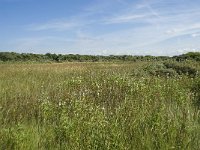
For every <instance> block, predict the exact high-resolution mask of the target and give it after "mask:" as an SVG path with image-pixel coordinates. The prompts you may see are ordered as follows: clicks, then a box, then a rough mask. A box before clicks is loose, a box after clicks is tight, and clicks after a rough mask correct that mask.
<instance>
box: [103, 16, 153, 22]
mask: <svg viewBox="0 0 200 150" xmlns="http://www.w3.org/2000/svg"><path fill="white" fill-rule="evenodd" d="M150 16H151V15H149V14H127V15H121V16H116V17H112V18H108V19H107V20H105V21H104V23H105V24H118V23H131V22H133V21H136V20H138V19H143V18H146V17H150Z"/></svg>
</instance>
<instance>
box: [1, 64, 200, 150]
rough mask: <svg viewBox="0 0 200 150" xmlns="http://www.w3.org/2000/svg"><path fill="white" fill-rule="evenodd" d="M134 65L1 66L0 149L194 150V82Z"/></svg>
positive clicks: (198, 139) (197, 133)
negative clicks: (143, 73)
mask: <svg viewBox="0 0 200 150" xmlns="http://www.w3.org/2000/svg"><path fill="white" fill-rule="evenodd" d="M141 65H143V64H142V62H140V63H124V64H122V63H115V64H113V63H63V64H62V63H61V64H1V65H0V70H1V72H0V89H1V90H0V123H1V124H0V149H26V150H27V149H52V150H53V149H115V150H116V149H123V150H124V149H130V150H132V149H181V150H182V149H194V150H195V149H196V150H198V149H199V147H200V110H199V108H198V107H196V106H195V105H194V103H193V102H194V99H195V94H194V93H193V92H191V86H192V85H193V83H195V81H196V79H193V78H189V77H187V76H179V77H176V78H161V77H154V76H149V77H138V76H132V75H131V74H132V71H133V69H134V68H137V67H139V66H141Z"/></svg>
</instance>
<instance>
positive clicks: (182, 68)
mask: <svg viewBox="0 0 200 150" xmlns="http://www.w3.org/2000/svg"><path fill="white" fill-rule="evenodd" d="M164 65H165V67H166V68H168V69H173V70H175V71H176V72H177V73H178V74H179V75H182V74H184V75H188V76H190V77H196V76H197V75H198V69H196V68H194V67H191V66H188V65H185V64H179V63H174V62H165V63H164Z"/></svg>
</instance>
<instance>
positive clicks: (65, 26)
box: [28, 20, 80, 31]
mask: <svg viewBox="0 0 200 150" xmlns="http://www.w3.org/2000/svg"><path fill="white" fill-rule="evenodd" d="M78 26H80V23H78V22H76V21H60V20H57V21H50V22H47V23H40V24H31V25H28V29H29V30H33V31H42V30H56V31H63V30H69V29H72V28H75V27H78Z"/></svg>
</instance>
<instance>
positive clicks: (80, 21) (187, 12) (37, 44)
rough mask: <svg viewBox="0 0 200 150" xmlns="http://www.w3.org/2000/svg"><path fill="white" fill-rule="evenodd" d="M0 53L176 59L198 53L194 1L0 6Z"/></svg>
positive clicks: (199, 18)
mask: <svg viewBox="0 0 200 150" xmlns="http://www.w3.org/2000/svg"><path fill="white" fill-rule="evenodd" d="M0 35H1V36H0V51H14V52H19V53H21V52H24V53H47V52H51V53H61V54H68V53H72V54H76V53H78V54H92V55H110V54H115V55H121V54H128V55H170V56H171V55H177V54H182V53H186V52H188V51H200V1H199V0H0Z"/></svg>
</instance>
